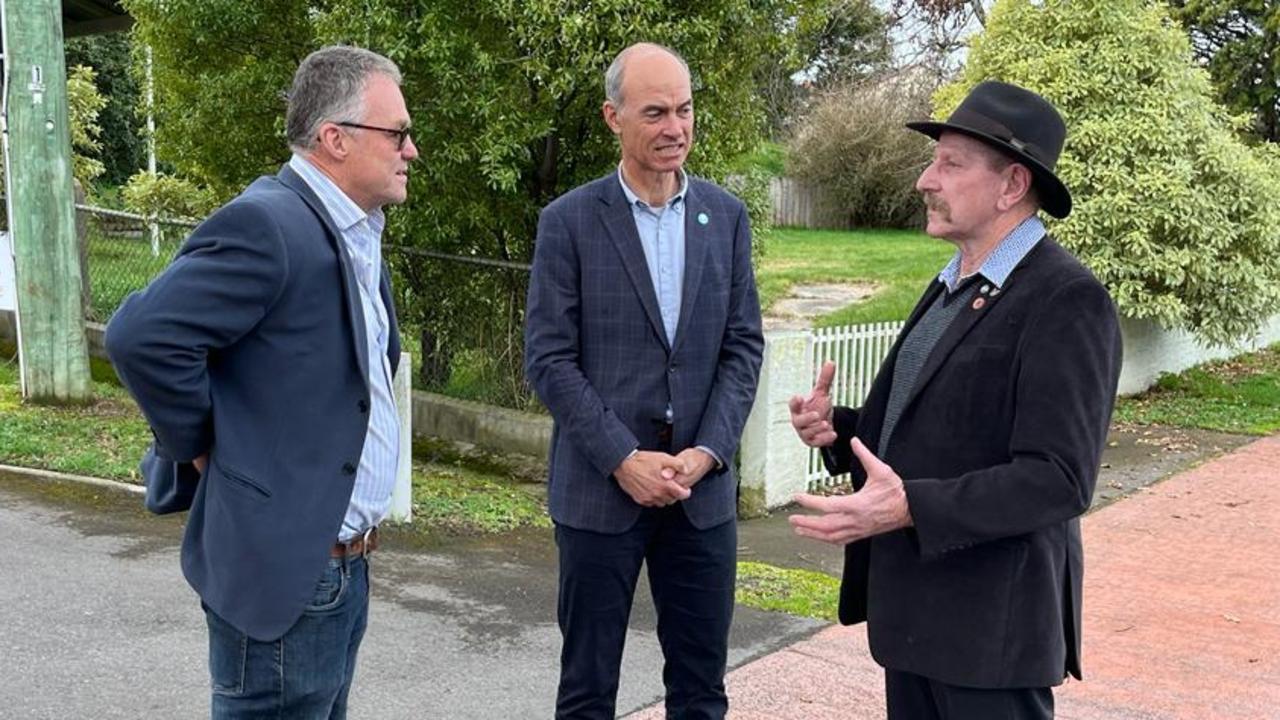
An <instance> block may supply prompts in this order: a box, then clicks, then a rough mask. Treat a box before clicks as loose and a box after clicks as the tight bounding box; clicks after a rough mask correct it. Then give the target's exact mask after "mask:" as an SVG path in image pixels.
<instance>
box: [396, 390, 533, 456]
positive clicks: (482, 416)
mask: <svg viewBox="0 0 1280 720" xmlns="http://www.w3.org/2000/svg"><path fill="white" fill-rule="evenodd" d="M413 434H414V435H424V436H428V437H438V438H444V439H446V440H456V441H459V442H468V443H474V444H476V445H479V446H480V447H482V448H485V449H487V450H493V451H496V452H505V453H513V452H514V453H520V454H522V455H531V456H533V457H537V458H542V459H544V460H545V459H546V457H547V452H548V450H549V449H550V447H551V416H549V415H535V414H533V413H527V412H520V411H518V410H508V409H507V408H500V407H495V406H493V405H484V404H482V403H477V402H471V401H469V400H458V399H457V398H451V397H445V396H444V395H437V394H435V393H429V392H423V391H421V390H415V391H414V393H413Z"/></svg>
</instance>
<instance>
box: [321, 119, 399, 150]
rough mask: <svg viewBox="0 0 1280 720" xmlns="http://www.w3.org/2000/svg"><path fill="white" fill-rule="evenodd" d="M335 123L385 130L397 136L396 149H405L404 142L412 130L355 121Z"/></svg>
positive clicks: (379, 130)
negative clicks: (362, 123)
mask: <svg viewBox="0 0 1280 720" xmlns="http://www.w3.org/2000/svg"><path fill="white" fill-rule="evenodd" d="M334 125H341V126H342V127H351V128H360V129H361V130H377V131H378V132H384V133H386V134H388V135H391V136H393V137H395V139H396V150H403V149H404V143H405V141H406V140H408V139H409V133H410V132H411V128H399V129H397V128H384V127H378V126H376V125H361V124H360V123H353V122H340V123H334Z"/></svg>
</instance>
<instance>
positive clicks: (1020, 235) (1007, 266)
mask: <svg viewBox="0 0 1280 720" xmlns="http://www.w3.org/2000/svg"><path fill="white" fill-rule="evenodd" d="M1044 235H1045V229H1044V223H1043V222H1041V220H1040V218H1039V217H1038V216H1036V215H1032V216H1030V217H1028V218H1027V219H1026V220H1023V221H1022V222H1021V223H1018V226H1017V227H1015V228H1014V229H1013V230H1011V231H1010V232H1009V234H1008V235H1005V236H1004V239H1003V240H1001V241H1000V244H999V245H997V246H996V249H995V250H992V251H991V254H990V255H988V256H987V259H986V260H984V261H983V262H982V267H980V268H978V274H980V275H982V277H984V278H986V279H987V280H988V281H989V282H991V283H992V284H993V285H995V286H996V287H1003V286H1004V283H1005V281H1006V280H1008V279H1009V275H1010V274H1011V273H1012V272H1013V269H1014V268H1015V267H1017V266H1018V263H1020V262H1022V258H1024V257H1026V256H1027V253H1029V252H1031V249H1032V248H1034V247H1035V246H1036V243H1038V242H1040V238H1042V237H1044ZM938 280H940V281H941V282H943V283H945V284H946V286H947V290H949V291H951V292H955V289H956V287H957V286H958V285H959V284H960V251H959V250H957V251H956V254H955V255H952V256H951V261H950V262H948V263H947V266H946V267H944V268H942V272H940V273H938Z"/></svg>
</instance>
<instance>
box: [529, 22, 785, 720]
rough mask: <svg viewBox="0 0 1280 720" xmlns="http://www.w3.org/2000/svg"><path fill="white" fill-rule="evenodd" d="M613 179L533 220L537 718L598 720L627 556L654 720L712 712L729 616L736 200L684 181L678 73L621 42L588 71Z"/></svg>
mask: <svg viewBox="0 0 1280 720" xmlns="http://www.w3.org/2000/svg"><path fill="white" fill-rule="evenodd" d="M605 94H606V97H607V100H606V101H605V103H604V119H605V122H606V123H607V124H608V125H609V127H610V129H611V130H612V131H613V132H614V133H615V134H616V135H617V136H618V139H619V141H620V143H621V146H622V162H621V164H620V165H619V168H618V170H617V172H613V173H610V174H609V175H607V176H606V177H604V178H601V179H599V180H596V181H594V182H591V183H588V184H586V185H583V186H581V187H578V188H576V189H574V190H572V191H570V192H569V193H567V194H565V195H564V196H562V197H560V198H559V199H557V200H556V201H555V202H553V203H551V204H550V205H548V206H547V207H546V209H545V210H543V212H542V216H541V218H540V220H539V223H538V237H537V246H536V249H535V251H534V260H533V272H532V275H531V278H530V285H529V303H528V316H527V324H526V328H525V367H526V372H527V375H528V378H529V381H530V383H531V384H532V385H533V387H534V389H535V390H536V391H537V393H538V396H539V397H540V398H541V399H542V401H543V402H544V403H545V404H546V406H547V407H548V408H549V409H550V410H551V414H552V416H553V417H554V419H555V429H554V432H553V436H552V440H551V458H550V507H551V517H552V519H553V520H554V521H555V525H556V543H557V547H558V548H559V558H560V586H559V608H558V618H559V623H560V629H561V633H562V635H563V638H564V645H563V649H562V652H561V668H560V687H559V693H558V697H557V701H556V717H557V718H612V717H614V705H615V700H616V695H617V691H618V675H619V663H620V661H621V658H622V646H623V641H624V639H625V637H626V630H627V621H628V615H629V614H630V611H631V602H632V597H633V595H634V593H635V586H636V581H637V578H638V576H639V573H640V566H641V564H642V563H647V564H648V568H649V583H650V586H651V588H652V591H653V599H654V603H655V605H656V606H657V612H658V639H659V642H660V643H661V645H662V650H663V655H664V657H665V659H666V665H665V667H664V668H663V680H664V682H665V684H666V688H667V695H666V707H667V717H669V718H673V719H681V718H721V717H723V716H724V713H725V709H726V707H727V700H726V698H725V693H724V672H725V663H726V654H727V646H728V632H729V624H730V621H731V618H732V615H733V593H734V578H735V570H736V551H737V539H736V537H737V526H736V522H735V517H736V504H737V503H736V500H737V480H736V478H735V476H734V472H733V467H732V464H733V458H734V453H735V451H736V449H737V444H738V440H739V437H740V435H741V433H742V427H743V424H744V423H745V421H746V417H747V413H748V411H749V410H750V408H751V403H752V400H753V398H754V395H755V388H756V380H757V376H758V374H759V370H760V359H761V353H762V352H763V338H762V335H761V329H760V307H759V301H758V299H757V297H756V289H755V280H754V276H753V274H752V269H751V231H750V227H749V225H748V221H747V212H746V209H745V207H744V206H743V204H742V202H741V201H739V200H738V199H737V198H735V197H733V196H732V195H730V194H729V193H727V192H725V191H724V190H721V189H720V188H718V187H716V186H715V185H713V184H711V183H709V182H706V181H703V180H699V179H697V178H694V177H690V176H689V175H687V174H686V173H685V172H684V171H683V169H682V166H683V163H684V159H685V157H686V156H687V154H688V152H689V146H690V144H691V143H692V141H693V98H692V94H691V91H690V82H689V71H688V67H687V66H686V65H685V64H684V61H683V60H682V59H681V58H680V57H679V56H678V55H676V54H675V53H674V52H673V51H671V50H669V49H667V48H662V47H659V46H656V45H650V44H639V45H634V46H632V47H629V48H627V49H626V50H624V51H622V52H621V53H619V55H618V56H617V58H616V59H615V60H614V61H613V64H612V65H611V66H610V67H609V70H608V72H607V73H606V75H605Z"/></svg>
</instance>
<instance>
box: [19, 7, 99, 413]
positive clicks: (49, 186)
mask: <svg viewBox="0 0 1280 720" xmlns="http://www.w3.org/2000/svg"><path fill="white" fill-rule="evenodd" d="M4 10H5V13H4V15H5V17H4V54H5V57H4V61H5V65H6V66H7V67H8V70H9V78H8V79H9V83H8V85H9V86H8V87H7V88H5V92H6V93H7V102H6V115H7V117H6V121H7V124H8V125H7V128H8V130H7V131H8V155H7V158H6V162H7V164H8V195H9V228H10V232H11V233H12V238H13V245H14V254H15V261H16V262H15V265H16V270H17V279H18V344H19V351H20V352H21V355H22V390H23V396H24V397H26V398H27V399H30V400H34V401H36V402H49V403H80V402H88V401H90V400H92V386H91V384H90V382H89V354H88V347H87V345H86V343H85V336H84V314H83V311H82V308H81V305H80V272H81V267H80V252H79V248H78V247H77V242H76V221H75V208H74V207H73V206H72V197H73V194H72V188H71V132H70V126H69V120H68V116H67V68H66V61H65V58H64V50H63V45H62V4H61V2H60V1H59V0H22V1H21V2H5V3H4Z"/></svg>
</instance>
